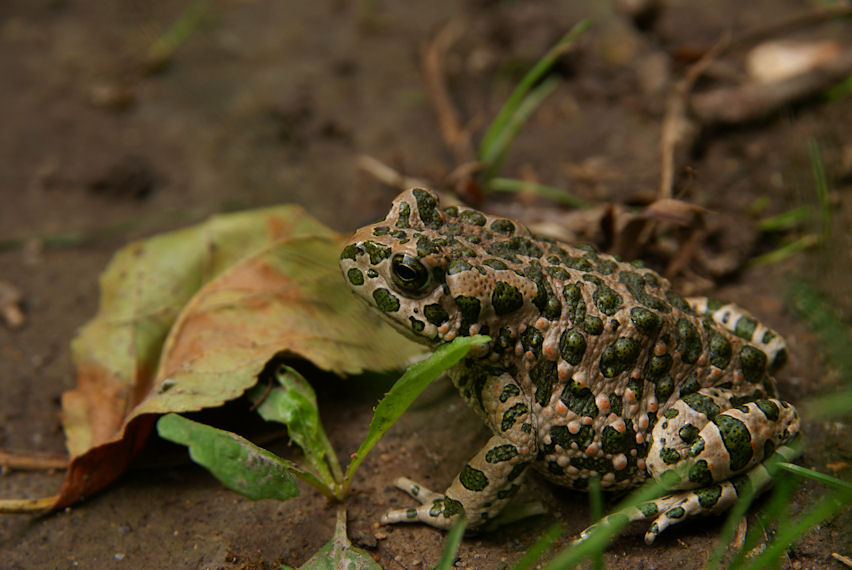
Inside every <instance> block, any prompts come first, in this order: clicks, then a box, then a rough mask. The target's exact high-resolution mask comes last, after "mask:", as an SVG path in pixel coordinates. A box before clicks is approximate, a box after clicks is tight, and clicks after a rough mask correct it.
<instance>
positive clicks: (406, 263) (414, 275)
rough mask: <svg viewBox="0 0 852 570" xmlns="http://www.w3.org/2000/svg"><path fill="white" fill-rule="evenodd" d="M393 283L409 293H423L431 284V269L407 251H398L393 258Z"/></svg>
mask: <svg viewBox="0 0 852 570" xmlns="http://www.w3.org/2000/svg"><path fill="white" fill-rule="evenodd" d="M391 278H392V279H393V284H394V285H396V286H397V287H399V289H400V290H402V291H405V292H408V293H423V292H424V291H425V290H426V287H427V286H428V285H429V270H428V269H426V267H424V265H423V264H422V263H420V261H419V260H418V259H417V258H416V257H414V256H411V255H408V254H407V253H397V254H395V255H394V256H393V257H392V258H391Z"/></svg>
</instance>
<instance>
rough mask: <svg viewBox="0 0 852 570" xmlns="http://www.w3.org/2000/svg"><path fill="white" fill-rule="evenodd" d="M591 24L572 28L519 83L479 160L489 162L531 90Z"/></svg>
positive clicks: (490, 130)
mask: <svg viewBox="0 0 852 570" xmlns="http://www.w3.org/2000/svg"><path fill="white" fill-rule="evenodd" d="M589 23H590V22H589V20H583V21H581V22H579V23H578V24H576V25H575V26H574V27H573V28H571V30H569V31H568V33H567V34H565V35H564V36H562V38H561V39H560V40H559V41H558V42H557V43H556V45H554V46H553V47H552V48H550V50H548V52H547V53H546V54H545V55H544V57H542V58H541V59H540V60H539V61H538V62H537V63H536V64H535V65H534V66H533V68H532V69H530V70H529V71H528V72H527V74H526V75H524V77H523V78H522V79H521V82H520V83H518V86H517V87H515V90H514V91H512V94H511V95H510V96H509V98H508V99H507V100H506V103H504V104H503V107H502V108H501V109H500V111H499V112H498V113H497V116H496V117H495V118H494V121H492V122H491V126H489V127H488V130H487V131H486V132H485V135H484V136H483V137H482V142H481V143H480V145H479V158H480V160H481V161H482V162H486V163H487V162H488V161H487V160H485V159H484V157H486V156H489V155H492V154H493V151H492V146H493V145H494V144H495V141H497V139H498V138H500V133H501V132H502V131H503V129H505V128H506V126H507V124H508V123H509V121H510V120H511V118H512V117H513V116H514V115H515V113H516V112H517V111H518V108H519V107H520V106H521V103H522V101H523V100H524V98H525V97H526V96H527V93H528V92H529V91H530V89H532V87H533V86H534V85H535V84H536V83H537V82H538V81H539V79H541V78H542V77H543V76H544V75H545V74H546V73H547V72H548V71H550V68H551V67H552V66H553V64H554V63H555V62H556V60H557V58H559V56H561V55H562V54H563V53H565V51H567V50H568V48H569V47H570V46H571V44H572V43H573V42H574V40H575V39H576V38H577V37H578V36H579V35H580V34H582V33H583V32H584V31H586V29H587V28H588V27H589Z"/></svg>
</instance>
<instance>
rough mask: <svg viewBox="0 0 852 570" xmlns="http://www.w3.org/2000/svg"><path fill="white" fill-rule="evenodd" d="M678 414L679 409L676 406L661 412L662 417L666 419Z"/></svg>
mask: <svg viewBox="0 0 852 570" xmlns="http://www.w3.org/2000/svg"><path fill="white" fill-rule="evenodd" d="M679 414H680V410H678V409H677V408H669V409H668V410H666V411H665V412H663V417H664V418H666V419H667V420H671V419H674V418H676V417H678V415H679Z"/></svg>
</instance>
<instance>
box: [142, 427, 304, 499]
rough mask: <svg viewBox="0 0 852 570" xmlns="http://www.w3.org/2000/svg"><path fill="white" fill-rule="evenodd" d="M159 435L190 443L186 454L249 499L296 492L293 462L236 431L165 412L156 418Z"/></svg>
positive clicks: (290, 494)
mask: <svg viewBox="0 0 852 570" xmlns="http://www.w3.org/2000/svg"><path fill="white" fill-rule="evenodd" d="M157 431H158V432H159V434H160V437H162V438H164V439H167V440H169V441H173V442H174V443H179V444H181V445H185V446H187V447H189V456H190V457H191V458H192V460H193V461H195V462H196V463H198V464H199V465H201V466H203V467H205V468H207V470H208V471H210V473H212V474H213V476H214V477H216V479H218V480H219V481H221V482H222V484H223V485H225V486H226V487H227V488H229V489H231V490H232V491H236V492H237V493H240V494H241V495H244V496H246V497H248V498H249V499H252V500H258V499H278V500H279V501H286V500H287V499H290V498H293V497H295V496H297V495H298V494H299V487H298V486H297V485H296V481H295V479H294V478H293V475H292V474H291V473H292V471H294V470H295V469H296V466H295V465H294V464H293V463H292V462H290V461H287V460H286V459H282V458H281V457H278V456H277V455H275V454H274V453H270V452H269V451H266V450H265V449H262V448H260V447H258V446H256V445H254V444H253V443H251V442H250V441H248V440H247V439H245V438H242V437H240V436H238V435H237V434H234V433H231V432H228V431H224V430H220V429H217V428H214V427H211V426H208V425H204V424H201V423H198V422H194V421H192V420H189V419H187V418H184V417H183V416H179V415H177V414H167V415H165V416H163V417H161V418H160V419H159V421H158V422H157Z"/></svg>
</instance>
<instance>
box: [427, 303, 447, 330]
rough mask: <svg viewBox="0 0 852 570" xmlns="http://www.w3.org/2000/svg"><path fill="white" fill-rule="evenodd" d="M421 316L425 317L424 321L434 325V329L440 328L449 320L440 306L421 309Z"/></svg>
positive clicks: (432, 305)
mask: <svg viewBox="0 0 852 570" xmlns="http://www.w3.org/2000/svg"><path fill="white" fill-rule="evenodd" d="M423 314H424V315H425V316H426V320H427V321H429V322H430V323H432V324H433V325H435V326H436V327H439V326H441V325H442V324H444V323H445V322H447V321H448V320H449V319H450V315H449V314H448V313H447V311H445V310H444V308H443V307H442V306H441V305H437V304H431V305H426V306H425V307H423Z"/></svg>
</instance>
